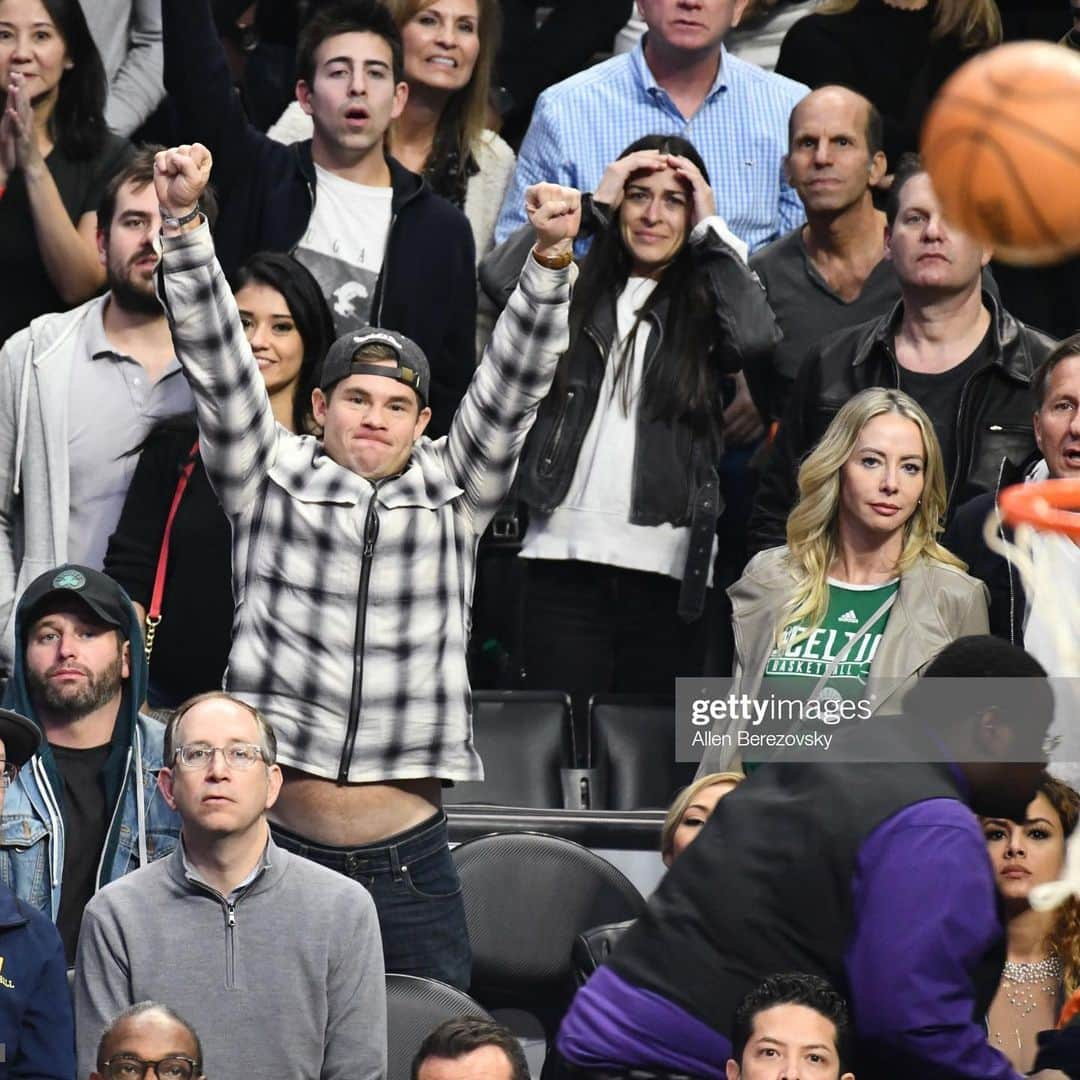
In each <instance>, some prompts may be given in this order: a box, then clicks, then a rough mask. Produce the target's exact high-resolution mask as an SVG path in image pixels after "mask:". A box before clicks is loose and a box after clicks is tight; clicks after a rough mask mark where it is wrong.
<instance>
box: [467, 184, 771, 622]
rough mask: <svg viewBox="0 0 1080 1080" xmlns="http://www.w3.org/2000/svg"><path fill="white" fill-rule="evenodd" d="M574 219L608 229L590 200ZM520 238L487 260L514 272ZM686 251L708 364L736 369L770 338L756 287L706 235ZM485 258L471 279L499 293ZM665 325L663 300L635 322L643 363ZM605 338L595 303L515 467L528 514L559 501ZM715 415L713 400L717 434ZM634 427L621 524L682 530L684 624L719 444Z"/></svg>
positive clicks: (702, 547)
mask: <svg viewBox="0 0 1080 1080" xmlns="http://www.w3.org/2000/svg"><path fill="white" fill-rule="evenodd" d="M583 216H587V217H589V218H590V225H591V227H592V228H593V229H595V228H597V227H603V226H606V225H607V222H608V211H607V208H606V207H604V206H601V205H600V204H597V203H592V202H591V200H590V204H589V205H587V206H586V208H585V209H584V211H583ZM525 241H527V243H528V247H526V248H525V249H524V251H521V254H520V258H514V259H509V258H507V257H506V255H505V254H500V253H499V252H498V251H497V252H496V253H494V254H495V256H496V259H495V261H497V262H500V263H501V264H502V266H503V267H504V268H506V269H509V268H510V267H511V266H513V265H514V264H515V263H516V266H517V268H520V266H521V263H522V261H523V259H524V258H525V257H526V256H527V253H528V249H529V248H531V246H532V234H531V231H530V232H529V233H528V234H527V235H524V231H521V232H519V233H516V234H515V235H514V237H511V238H510V239H509V240H507V241H506V244H505V245H503V246H504V247H509V246H510V245H514V244H515V243H517V244H518V247H519V250H520V248H521V245H522V244H523V243H524V242H525ZM691 250H692V251H693V255H694V258H695V260H696V261H697V263H698V264H699V267H700V273H702V274H705V275H708V277H709V279H710V282H711V285H712V289H711V291H712V295H713V296H714V297H715V298H716V315H717V324H718V327H719V335H718V337H717V340H716V343H715V345H714V348H713V350H712V358H713V360H714V362H715V363H716V364H717V365H718V367H719V368H720V370H721V371H723V372H725V373H733V372H737V371H739V370H740V369H741V368H742V367H743V366H744V365H746V364H749V363H753V362H754V360H755V358H757V357H758V356H760V355H761V354H763V353H765V352H767V351H768V350H770V349H771V348H772V347H773V346H774V344H775V343H776V341H777V340H778V339H779V336H780V331H779V329H778V328H777V326H776V320H775V318H774V316H773V313H772V309H771V308H770V307H769V305H768V302H767V300H766V297H765V290H764V289H763V288H762V286H761V283H760V282H759V281H758V279H757V276H756V275H755V274H754V273H753V272H752V271H750V270H749V269H748V268H747V266H746V264H745V263H744V262H743V261H742V259H740V258H739V256H738V254H737V253H736V252H735V251H734V250H733V249H732V248H731V247H730V246H729V245H728V244H727V243H725V242H724V241H723V240H722V239H721V238H720V237H719V236H718V235H717V234H716V233H715V232H713V231H712V230H711V229H706V230H705V232H704V235H702V236H699V237H698V238H697V239H695V240H694V241H693V243H692V248H691ZM490 259H491V257H490V256H489V258H488V260H485V266H484V267H482V268H481V278H482V280H485V278H486V280H485V288H487V289H488V291H489V292H491V293H493V294H497V293H498V292H500V291H502V290H501V289H500V288H499V287H498V286H497V285H496V284H495V282H494V281H493V280H492V279H493V275H492V274H491V272H490V268H491V265H492V264H491V263H490V262H489V260H490ZM485 267H486V268H487V272H486V273H485ZM504 273H505V270H504ZM666 318H667V304H666V302H660V303H658V304H657V305H656V307H655V308H653V309H652V310H651V311H650V312H649V313H648V314H647V316H646V318H645V322H646V323H647V324H648V327H649V339H648V343H647V348H646V354H645V365H650V364H663V363H667V362H669V358H670V353H669V352H668V351H667V348H666V345H665V340H664V326H665V322H666ZM615 335H616V325H615V311H614V305H613V304H603V305H600V306H599V307H598V309H597V310H595V311H593V312H592V314H591V317H590V318H589V320H588V321H587V322H586V323H585V325H584V328H583V332H582V333H581V334H579V335H578V336H577V339H576V340H574V341H572V342H571V343H570V349H569V351H568V353H567V355H566V357H565V358H564V362H563V364H562V366H561V374H560V377H559V378H558V379H556V384H555V385H554V386H553V387H552V389H551V391H550V393H549V394H548V396H547V397H546V398H545V399H544V401H543V402H542V403H541V405H540V411H539V414H538V416H537V419H536V423H535V424H534V425H533V428H532V430H531V431H530V433H529V436H528V439H527V440H526V443H525V448H524V451H523V453H522V458H521V464H520V466H519V468H518V492H517V493H518V496H519V498H520V499H521V500H522V501H523V502H524V503H525V504H526V505H527V506H529V507H531V508H533V509H535V510H538V511H540V512H542V513H551V512H552V511H553V510H554V509H555V508H556V507H557V506H559V505H560V504H561V502H562V501H563V499H564V498H565V497H566V493H567V491H568V490H569V488H570V484H571V482H572V480H573V477H574V470H575V469H576V467H577V460H578V455H579V453H580V452H581V446H582V443H583V442H584V440H585V435H586V433H587V431H588V429H589V424H590V423H591V421H592V418H593V415H594V413H595V412H596V405H597V401H598V400H599V396H600V386H601V382H602V381H603V376H604V365H605V363H606V362H607V359H608V356H609V354H610V352H611V348H612V344H613V342H614V339H615ZM722 408H723V405H722V403H721V402H719V401H718V402H717V404H716V409H717V430H719V420H720V413H721V411H722ZM637 424H638V426H637V438H636V441H635V447H634V469H633V488H632V492H631V509H630V520H631V521H632V522H633V523H634V524H635V525H659V524H662V523H665V522H666V523H668V524H671V525H677V526H687V525H688V526H689V527H690V530H691V535H690V548H689V551H688V554H687V562H686V567H685V568H684V571H683V582H682V590H681V593H680V597H679V614H680V615H681V616H682V617H683V618H685V619H687V620H690V619H694V618H697V617H698V616H699V615H700V614H701V611H702V610H703V607H704V602H705V586H706V582H707V580H708V570H709V558H710V555H711V552H712V540H713V535H714V534H715V531H716V522H717V518H718V516H719V513H720V510H721V508H722V507H721V498H720V490H719V479H718V475H717V468H716V467H717V463H718V461H719V460H720V455H721V453H722V451H723V446H722V439H721V438H720V437H719V435H717V436H701V435H695V434H694V433H693V432H692V431H691V429H690V428H689V427H688V426H687V425H684V424H679V423H671V422H668V421H663V420H653V419H651V418H650V417H649V415H648V413H647V411H645V410H641V411H639V413H638V421H637Z"/></svg>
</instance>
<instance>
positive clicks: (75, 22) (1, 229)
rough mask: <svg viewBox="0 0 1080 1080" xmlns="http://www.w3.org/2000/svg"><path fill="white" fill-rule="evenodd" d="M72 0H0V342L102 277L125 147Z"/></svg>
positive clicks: (94, 287) (79, 296)
mask: <svg viewBox="0 0 1080 1080" xmlns="http://www.w3.org/2000/svg"><path fill="white" fill-rule="evenodd" d="M106 90H107V87H106V82H105V69H104V68H103V67H102V63H101V57H100V56H99V55H98V51H97V49H96V48H95V47H94V42H93V40H92V39H91V37H90V32H89V30H88V29H87V27H86V19H85V18H84V17H83V13H82V9H81V8H80V7H79V3H78V0H0V281H3V283H4V287H3V290H0V344H2V343H3V342H4V341H5V340H6V339H7V338H8V337H10V336H11V335H12V334H13V333H14V332H15V331H16V330H21V329H22V328H23V327H24V326H25V325H26V324H27V323H28V322H29V321H30V320H31V319H33V318H34V317H36V316H37V315H41V314H44V313H45V312H49V311H58V310H63V309H64V308H68V307H73V306H74V305H75V304H78V303H81V302H82V301H84V300H87V299H88V298H89V297H91V296H93V295H94V293H95V292H97V291H98V290H99V289H100V288H101V286H102V285H103V284H104V282H105V271H104V268H103V267H102V265H101V261H100V259H99V258H98V249H97V205H98V200H99V199H100V198H101V194H102V192H103V191H104V189H105V185H106V184H107V183H108V181H109V178H110V177H111V176H112V174H113V173H114V172H115V171H116V170H117V169H118V168H119V167H120V165H121V164H122V163H123V161H124V159H125V157H126V156H127V155H128V154H129V153H130V149H131V148H130V144H129V143H128V142H127V140H126V139H122V138H120V137H119V136H118V135H113V134H112V133H110V132H109V130H108V129H107V128H106V126H105V95H106Z"/></svg>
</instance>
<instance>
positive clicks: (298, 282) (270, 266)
mask: <svg viewBox="0 0 1080 1080" xmlns="http://www.w3.org/2000/svg"><path fill="white" fill-rule="evenodd" d="M252 283H255V284H258V285H266V286H268V287H269V288H271V289H276V290H277V291H278V292H279V293H281V295H282V297H283V298H284V300H285V303H286V304H288V306H289V314H290V315H292V318H293V322H295V323H296V329H297V332H298V333H299V334H300V339H301V340H302V341H303V343H304V358H303V360H302V361H301V364H300V377H299V380H298V381H297V384H296V392H295V394H294V396H293V428H294V429H295V430H296V433H297V434H298V435H303V434H305V433H310V432H312V431H313V430H314V428H315V424H314V419H313V417H312V415H311V391H312V390H313V389H314V388H315V387H316V386H318V385H319V371H320V369H321V367H322V362H323V358H324V357H325V356H326V352H327V350H328V349H329V348H330V343H331V342H332V341H333V340H334V323H333V320H332V319H331V317H330V311H329V309H328V308H327V306H326V300H325V299H323V294H322V290H321V289H320V288H319V283H318V282H317V281H316V280H315V279H314V278H313V277H312V276H311V273H310V272H309V271H308V269H307V267H305V266H302V265H301V264H300V263H298V262H297V261H296V260H295V259H294V258H293V257H292V256H291V255H284V254H282V253H281V252H277V251H260V252H257V253H256V254H254V255H252V256H251V258H250V259H248V261H247V262H246V263H244V265H243V266H241V267H240V269H239V270H238V271H237V272H236V276H235V278H234V280H233V291H234V292H239V291H240V290H241V289H242V288H243V287H244V286H245V285H250V284H252Z"/></svg>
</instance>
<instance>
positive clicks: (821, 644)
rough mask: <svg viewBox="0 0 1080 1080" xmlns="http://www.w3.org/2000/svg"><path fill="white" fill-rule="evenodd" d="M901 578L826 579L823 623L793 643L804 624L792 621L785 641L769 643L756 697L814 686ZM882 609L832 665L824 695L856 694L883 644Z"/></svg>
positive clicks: (797, 694)
mask: <svg viewBox="0 0 1080 1080" xmlns="http://www.w3.org/2000/svg"><path fill="white" fill-rule="evenodd" d="M899 587H900V579H899V578H896V579H894V580H893V581H889V582H886V583H885V584H884V585H847V584H844V583H842V582H839V581H833V580H832V579H831V578H830V579H829V606H828V608H827V609H826V611H825V616H824V618H823V619H822V620H821V625H820V626H819V627H818V628H817V629H816V630H814V631H812V632H811V633H810V634H809V635H806V636H805V637H803V638H802V639H801V640H800V641H796V642H795V644H789V642H791V641H792V639H793V638H795V637H796V636H797V635H798V634H801V633H802V631H803V627H801V626H797V625H792V626H789V627H788V628H787V629H786V630H785V631H784V639H783V644H782V645H780V646H779V647H777V648H775V649H773V651H772V654H771V655H770V656H769V659H768V661H767V662H766V664H765V676H764V678H763V679H762V683H761V692H760V695H759V696H760V697H763V698H764V697H775V698H785V699H798V700H804V699H806V698H808V697H809V696H810V695H811V694H812V693H813V691H814V687H815V686H817V684H818V680H819V679H820V678H821V676H822V675H824V674H825V672H826V670H827V669H828V667H829V663H830V662H831V661H832V660H835V659H836V657H837V655H838V654H839V653H840V651H841V650H842V649H843V648H844V646H845V645H846V644H847V643H848V641H849V640H851V638H853V637H854V636H855V635H856V634H857V633H858V632H859V630H860V629H861V628H862V626H863V624H864V623H865V622H866V620H867V619H869V618H870V617H871V616H872V615H873V614H874V612H875V611H877V610H878V609H879V608H880V607H881V605H882V604H883V603H885V600H886V599H887V598H888V597H889V596H892V595H894V594H895V593H896V590H897V589H898V588H899ZM890 611H891V608H890V609H886V610H885V611H884V612H882V613H881V614H880V615H879V616H878V617H877V618H876V619H875V620H874V623H873V625H872V626H869V627H867V629H866V632H865V633H864V634H863V635H862V637H860V638H859V640H858V641H857V642H856V643H855V645H854V646H853V647H852V648H851V650H850V651H849V652H848V655H847V657H846V658H845V659H844V660H843V662H842V663H839V664H837V665H836V669H835V671H834V672H833V674H832V676H831V678H830V679H829V681H828V682H827V683H826V684H825V687H824V689H823V691H822V697H823V698H833V699H836V698H845V699H847V700H852V701H854V700H858V699H859V698H861V697H862V696H863V692H864V691H865V689H866V680H867V678H868V677H869V675H870V665H871V663H872V662H873V659H874V655H875V653H877V651H878V648H879V647H880V645H881V635H882V634H883V633H884V632H885V626H886V624H887V623H888V621H889V613H890Z"/></svg>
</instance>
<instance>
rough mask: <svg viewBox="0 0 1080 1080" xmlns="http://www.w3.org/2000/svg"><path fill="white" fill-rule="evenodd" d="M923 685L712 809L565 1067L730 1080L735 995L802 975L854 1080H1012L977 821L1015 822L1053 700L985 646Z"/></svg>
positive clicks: (595, 983) (617, 959)
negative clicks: (1001, 1036) (833, 1007)
mask: <svg viewBox="0 0 1080 1080" xmlns="http://www.w3.org/2000/svg"><path fill="white" fill-rule="evenodd" d="M926 675H927V678H925V679H922V680H920V682H919V684H918V685H917V686H916V687H915V688H913V689H912V690H911V691H909V693H908V695H907V698H906V700H905V708H906V717H905V723H904V724H902V725H867V726H866V727H865V728H864V729H860V730H856V731H853V732H851V733H849V734H848V735H847V736H846V737H845V738H844V739H843V740H842V739H841V738H840V737H839V736H838V737H837V738H836V739H835V740H834V742H833V744H832V746H831V748H830V751H829V759H828V760H820V759H819V760H813V761H810V760H808V761H799V762H795V761H791V762H787V763H777V762H771V763H769V764H768V765H765V766H763V767H762V768H759V769H757V770H756V771H755V772H754V773H753V775H752V776H750V777H749V779H747V780H745V781H744V782H743V783H742V784H740V785H739V786H738V788H736V790H735V791H734V792H732V793H731V794H730V795H727V796H725V797H724V798H723V799H722V800H721V801H720V803H719V804H718V806H717V808H716V810H714V811H713V814H712V816H711V817H710V818H709V821H708V822H707V823H706V825H705V826H704V828H703V829H701V831H700V833H699V834H698V837H697V839H695V840H694V842H693V844H691V845H690V846H689V847H688V848H687V849H686V850H685V851H684V852H683V853H682V855H680V856H679V858H678V859H677V860H676V861H675V863H674V864H673V865H672V867H671V869H670V870H669V871H668V874H667V876H666V877H665V878H664V880H663V881H662V882H661V883H660V886H659V888H658V889H657V891H656V892H655V893H654V894H653V896H652V898H651V899H650V901H649V906H648V908H647V910H646V911H645V912H644V914H643V915H642V916H641V917H640V918H639V919H638V920H637V921H636V922H635V923H634V925H633V926H632V927H631V928H630V929H629V930H628V931H627V933H626V935H625V936H624V937H623V938H622V939H621V941H620V942H619V944H618V945H617V946H616V948H615V950H614V952H613V953H612V955H611V958H610V960H609V961H608V963H607V964H605V965H604V966H603V967H601V968H600V969H599V970H598V971H597V972H596V973H595V974H594V975H593V976H592V978H591V979H590V980H589V982H588V983H587V984H586V985H585V986H584V987H583V988H582V989H581V990H580V991H578V994H577V997H576V998H575V999H574V1002H573V1004H572V1005H571V1007H570V1010H569V1012H568V1013H567V1015H566V1017H565V1018H564V1019H563V1022H562V1026H561V1029H560V1031H559V1037H558V1049H559V1053H560V1055H561V1057H562V1058H563V1059H564V1060H565V1061H566V1062H568V1063H569V1064H570V1065H573V1066H576V1067H577V1068H578V1069H583V1070H597V1071H602V1072H604V1073H606V1074H607V1075H609V1076H610V1075H612V1074H613V1073H616V1072H619V1073H621V1072H623V1071H624V1070H625V1071H626V1072H631V1071H632V1070H634V1071H638V1070H642V1071H644V1072H645V1074H647V1073H650V1072H651V1073H654V1074H657V1073H659V1074H663V1073H670V1072H677V1073H684V1074H689V1075H693V1076H700V1077H707V1078H709V1080H724V1072H723V1064H722V1063H723V1062H725V1061H727V1060H728V1059H729V1058H730V1057H731V1056H732V1049H733V1047H732V1040H733V1037H735V1036H736V1035H737V1027H736V1024H735V1016H736V1009H737V1007H738V1005H739V1002H740V1001H741V1000H742V998H743V996H744V995H745V994H746V993H748V992H749V991H750V990H751V989H752V988H753V987H754V986H755V985H757V984H758V983H759V982H760V981H761V979H763V978H765V977H766V976H767V975H769V974H771V973H775V972H785V971H799V972H805V973H806V974H809V975H815V976H818V977H821V978H824V979H827V980H828V981H829V982H830V983H831V984H832V986H833V987H834V988H835V989H836V990H837V991H838V992H839V993H841V994H842V995H843V996H844V997H845V998H846V999H847V1000H848V1001H850V1002H851V1006H852V1011H853V1015H854V1021H855V1041H856V1053H857V1060H856V1061H854V1062H853V1063H852V1064H851V1065H849V1066H848V1068H850V1069H851V1071H852V1072H854V1073H855V1075H856V1076H865V1077H873V1078H874V1080H915V1078H919V1080H929V1078H935V1080H944V1078H945V1077H949V1078H951V1080H1020V1078H1019V1076H1018V1074H1017V1073H1016V1072H1015V1071H1014V1070H1013V1068H1012V1067H1011V1066H1010V1064H1009V1062H1008V1060H1007V1059H1006V1058H1005V1057H1004V1056H1003V1055H1002V1054H1001V1053H999V1052H998V1051H997V1050H996V1049H994V1048H993V1047H991V1045H990V1044H989V1042H988V1040H987V1034H986V1028H985V1025H984V1022H983V1017H984V1016H985V1013H986V1008H987V1006H988V1005H989V1002H990V1000H991V998H992V997H993V995H994V993H995V991H996V989H997V985H998V981H999V978H1000V975H1001V969H1002V963H1003V962H1004V959H1005V953H1004V949H1003V947H1002V930H1001V923H1000V921H999V916H998V903H999V901H998V897H997V892H996V889H995V887H994V880H993V874H992V873H991V869H990V866H989V863H988V862H987V858H986V844H985V840H984V838H983V835H982V830H981V827H980V825H979V821H978V818H977V817H976V816H975V815H976V814H985V815H993V816H995V817H996V816H1001V817H1009V818H1014V817H1016V818H1022V817H1023V814H1024V808H1025V807H1026V805H1027V802H1028V801H1030V799H1031V797H1032V793H1033V792H1034V791H1035V788H1036V785H1037V783H1038V780H1039V776H1040V770H1041V764H1040V762H1041V758H1042V753H1041V746H1042V741H1043V738H1044V736H1045V733H1046V730H1047V724H1048V721H1049V719H1050V714H1051V711H1052V709H1053V694H1052V692H1051V689H1050V685H1049V681H1048V680H1047V679H1046V678H1045V672H1044V671H1043V669H1042V668H1041V667H1040V666H1039V664H1038V663H1037V662H1036V661H1035V660H1033V659H1032V658H1031V657H1030V656H1029V655H1028V654H1027V653H1025V652H1024V651H1023V650H1021V649H1017V648H1015V647H1014V646H1012V645H1009V644H1008V643H1006V642H1003V641H1001V640H999V639H998V638H994V637H990V636H989V635H986V636H978V637H966V638H960V639H958V640H957V641H954V642H953V643H952V644H950V645H949V646H947V647H946V648H945V649H944V650H942V652H941V653H940V655H939V656H938V657H937V658H936V659H935V660H934V661H933V663H932V664H931V665H930V666H929V667H928V669H927V671H926ZM988 676H993V677H992V678H988ZM957 678H959V679H962V682H960V683H957V682H956V681H955V680H956V679H957ZM957 698H961V699H962V701H963V705H962V706H958V704H957V701H956V699H957ZM1003 754H1005V755H1007V756H1008V757H1009V758H1010V759H1012V760H1013V761H1020V762H1023V763H1022V764H1010V763H1007V762H1004V761H1002V760H1001V756H1002V755H1003ZM899 762H906V763H905V764H899ZM637 1075H643V1073H642V1072H637ZM777 1075H779V1074H777ZM799 1075H800V1076H802V1075H803V1074H802V1073H799Z"/></svg>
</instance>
